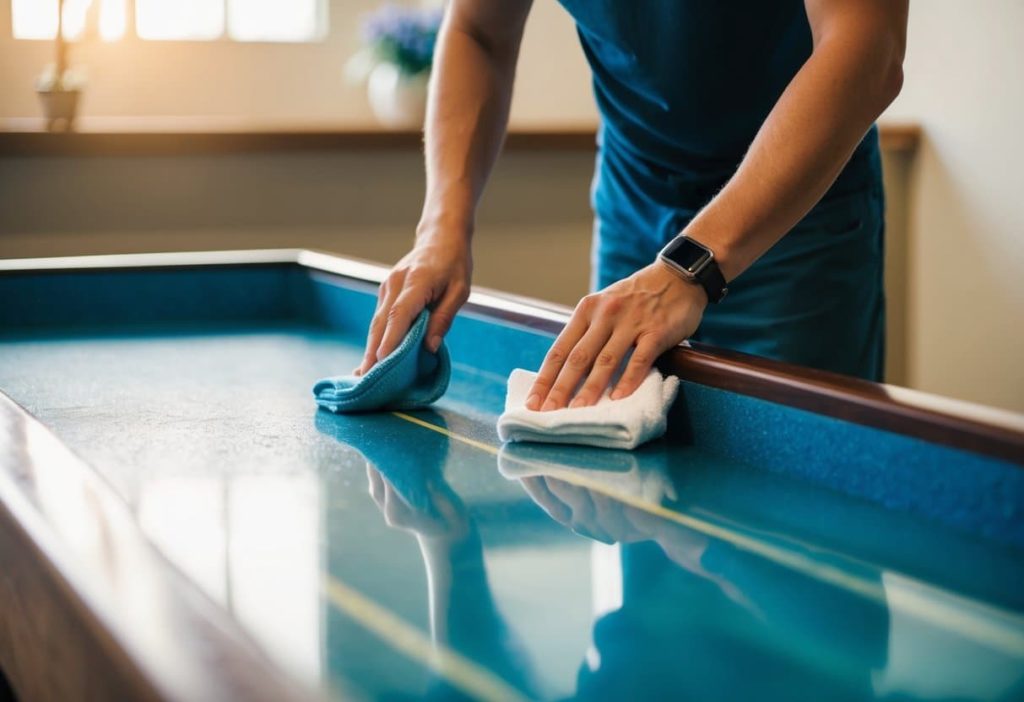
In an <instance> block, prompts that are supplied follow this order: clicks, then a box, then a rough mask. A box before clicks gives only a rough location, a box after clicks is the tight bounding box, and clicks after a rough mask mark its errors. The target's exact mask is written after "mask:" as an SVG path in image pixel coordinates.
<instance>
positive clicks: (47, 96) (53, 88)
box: [36, 0, 83, 131]
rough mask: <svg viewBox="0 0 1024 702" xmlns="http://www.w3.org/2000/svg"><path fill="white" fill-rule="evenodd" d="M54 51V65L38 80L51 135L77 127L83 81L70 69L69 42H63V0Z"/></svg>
mask: <svg viewBox="0 0 1024 702" xmlns="http://www.w3.org/2000/svg"><path fill="white" fill-rule="evenodd" d="M54 48H55V52H56V55H55V57H54V62H53V64H51V65H49V66H47V67H46V70H44V71H43V74H42V75H41V76H39V78H38V79H37V81H36V93H37V94H38V95H39V100H40V102H42V104H43V114H44V115H45V117H46V128H47V129H49V130H50V131H66V130H70V129H71V128H72V127H73V126H74V122H75V115H76V113H77V111H78V99H79V96H80V95H81V92H82V87H83V80H82V78H81V76H80V75H79V74H78V73H77V72H75V71H74V70H73V69H71V68H69V67H68V42H67V40H66V39H65V38H64V0H59V2H58V3H57V37H56V39H54Z"/></svg>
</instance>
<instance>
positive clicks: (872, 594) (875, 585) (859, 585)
mask: <svg viewBox="0 0 1024 702" xmlns="http://www.w3.org/2000/svg"><path fill="white" fill-rule="evenodd" d="M392 414H394V415H395V416H396V417H399V418H401V419H404V420H406V421H408V422H411V423H413V424H416V425H417V426H421V427H423V428H425V429H429V430H431V431H435V432H437V433H439V434H442V435H444V436H446V437H448V438H450V439H453V440H455V441H459V442H461V443H464V444H467V445H468V446H472V447H474V448H477V449H480V450H481V451H485V452H487V453H489V454H492V455H495V456H496V455H498V453H499V449H498V447H495V446H492V445H490V444H487V443H484V442H482V441H477V440H476V439H471V438H469V437H468V436H462V435H460V434H456V433H455V432H453V431H451V430H450V429H448V428H447V427H441V426H438V425H436V424H432V423H431V422H427V421H424V420H422V419H419V418H417V417H413V416H412V415H409V414H405V413H404V412H393V413H392ZM505 458H507V459H509V460H512V461H515V462H516V463H519V464H521V465H524V466H529V467H532V468H541V469H543V470H544V471H545V474H546V475H550V476H551V477H554V478H557V479H559V480H563V481H565V482H567V483H571V484H573V485H576V486H578V487H581V488H584V489H587V490H591V491H593V492H596V493H598V494H600V495H604V496H605V497H609V498H611V499H613V500H616V501H618V502H621V503H622V504H625V505H628V506H630V507H633V508H635V509H639V510H642V511H644V512H647V513H648V514H652V515H654V516H657V517H661V518H663V519H666V520H668V521H671V522H675V523H676V524H679V525H680V526H683V527H685V528H687V529H691V530H692V531H696V532H698V533H701V534H705V535H707V536H711V537H713V538H716V539H719V540H721V541H725V542H727V543H730V544H733V545H734V546H737V547H739V548H741V549H743V550H745V551H749V552H751V553H755V554H757V555H759V556H761V557H763V558H766V559H768V560H771V561H774V562H775V563H778V564H780V565H783V566H786V567H788V568H791V569H793V570H795V571H797V572H799V573H803V574H804V575H808V576H810V577H813V578H816V579H818V580H821V581H823V582H826V583H829V584H831V585H835V586H836V587H840V588H843V589H845V590H848V591H850V592H853V593H856V594H859V595H861V596H862V597H865V598H867V599H869V600H872V601H874V602H876V603H878V604H880V605H882V606H883V607H890V606H892V605H893V604H894V603H892V602H890V601H889V599H888V598H887V596H886V590H885V588H884V587H883V586H882V584H881V583H880V582H878V581H875V580H871V579H868V578H865V577H861V576H857V575H852V574H849V573H845V572H843V571H842V570H841V569H840V568H838V567H836V566H830V565H827V564H824V563H819V562H816V561H815V560H814V559H812V558H809V557H805V556H803V555H801V554H798V553H793V552H790V551H787V550H785V549H783V548H780V547H778V546H774V545H772V544H769V543H766V542H764V541H762V540H760V539H757V538H754V537H751V536H747V535H745V534H741V533H738V532H736V531H733V530H732V529H729V528H727V527H722V526H719V525H716V524H712V523H710V522H707V521H704V520H702V519H697V518H695V517H691V516H688V515H685V514H682V513H680V512H676V511H675V510H671V509H668V508H667V507H664V506H662V505H659V504H654V503H652V502H647V501H645V500H643V499H641V498H638V497H634V496H633V495H629V494H625V493H620V492H617V491H616V490H614V489H611V488H609V487H608V486H607V485H604V484H603V483H601V482H600V481H597V480H592V479H590V478H587V477H585V476H582V475H579V474H577V473H574V472H572V471H570V470H566V469H564V468H562V467H560V466H558V465H556V464H551V463H545V462H542V461H528V460H525V459H522V458H519V457H517V456H511V455H507V454H506V455H505ZM805 548H812V547H809V546H805ZM837 555H838V556H839V557H841V558H844V559H846V560H849V559H847V558H846V556H843V555H842V554H837ZM858 565H861V566H862V567H870V568H875V569H877V570H879V571H880V572H882V571H883V570H884V569H882V568H878V567H877V566H870V565H868V564H858ZM900 578H902V579H903V580H904V581H906V582H908V583H909V582H912V583H914V584H915V585H916V587H917V588H918V589H919V591H921V592H929V593H931V594H932V595H937V596H938V597H941V598H943V599H947V600H950V601H955V602H956V603H957V604H958V605H959V606H962V607H964V608H971V609H974V610H975V611H977V612H979V614H982V615H985V616H988V617H992V618H994V619H1003V620H1006V621H1003V622H992V621H990V622H984V621H979V620H978V619H971V620H969V621H970V622H972V623H973V626H965V624H966V621H967V620H965V619H964V617H963V614H962V613H954V612H953V608H952V607H951V606H950V605H940V604H939V603H938V602H935V605H936V607H935V608H934V609H928V608H927V607H926V606H925V605H924V604H923V603H918V605H917V606H916V607H913V608H909V609H912V610H913V613H914V614H916V615H917V616H918V617H919V618H921V619H925V620H929V621H931V622H933V623H937V624H940V625H943V626H946V627H947V628H950V629H952V630H959V631H960V633H963V634H966V635H968V636H970V637H972V638H974V639H975V640H976V641H978V642H980V643H985V644H988V645H990V646H994V647H996V648H999V649H1002V650H1005V651H1007V652H1008V653H1010V654H1012V655H1015V656H1018V657H1024V617H1021V616H1020V615H1018V614H1016V613H1015V612H1009V611H1006V610H1003V609H1002V608H999V607H995V606H992V605H988V604H987V603H982V602H978V601H976V600H973V599H971V598H967V597H964V596H962V595H958V594H956V593H953V592H948V591H946V590H943V589H942V588H937V587H935V586H934V585H931V584H929V583H926V582H923V581H919V580H917V579H915V578H910V577H909V576H906V575H902V574H900ZM938 597H936V599H938ZM954 621H959V622H960V624H959V625H954V624H953V622H954Z"/></svg>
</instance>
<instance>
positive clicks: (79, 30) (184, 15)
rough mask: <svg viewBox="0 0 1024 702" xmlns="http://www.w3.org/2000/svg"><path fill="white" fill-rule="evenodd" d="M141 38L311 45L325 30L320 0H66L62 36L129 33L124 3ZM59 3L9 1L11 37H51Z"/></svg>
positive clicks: (108, 37)
mask: <svg viewBox="0 0 1024 702" xmlns="http://www.w3.org/2000/svg"><path fill="white" fill-rule="evenodd" d="M129 2H131V3H132V7H133V8H134V16H135V27H134V30H135V34H136V35H137V36H138V37H139V38H140V39H154V40H161V39H163V40H185V41H209V40H215V39H231V40H234V41H282V42H302V41H316V40H318V39H320V38H322V36H323V34H324V30H325V28H326V26H327V17H326V14H327V12H326V4H325V1H324V0H65V2H64V36H65V37H67V38H69V39H75V38H78V37H80V36H81V35H82V34H83V33H84V32H85V29H86V27H92V26H93V24H92V23H95V27H96V30H97V32H98V34H99V36H100V37H101V38H103V39H105V40H108V41H109V40H114V39H120V38H121V37H123V36H124V35H125V33H126V31H127V29H128V16H129V15H128V9H129V7H128V3H129ZM57 7H58V0H11V17H12V20H13V22H12V25H13V30H14V38H15V39H52V38H53V37H54V36H55V35H56V33H57Z"/></svg>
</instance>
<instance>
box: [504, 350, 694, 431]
mask: <svg viewBox="0 0 1024 702" xmlns="http://www.w3.org/2000/svg"><path fill="white" fill-rule="evenodd" d="M536 377H537V374H536V373H531V372H530V371H526V370H523V369H521V368H517V369H515V370H514V371H512V374H511V375H510V376H509V378H508V395H506V397H505V412H504V413H503V414H502V415H501V417H499V418H498V436H499V437H500V438H501V440H502V441H538V442H542V443H549V444H583V445H586V446H600V447H602V448H617V449H633V448H636V447H637V446H639V445H640V444H642V443H644V442H645V441H650V440H651V439H656V438H658V437H659V436H661V435H662V434H664V433H665V424H666V416H667V414H668V409H669V407H670V406H671V405H672V401H673V400H675V398H676V393H677V392H678V390H679V379H678V378H676V377H675V376H668V377H667V378H662V377H661V373H659V372H658V371H656V370H651V372H650V373H649V374H648V376H647V377H646V378H645V379H644V382H643V383H641V384H640V387H639V388H637V389H636V392H634V393H633V394H632V395H630V396H629V397H623V398H622V399H619V400H613V399H611V397H609V392H607V391H606V392H605V394H604V395H603V396H602V397H601V399H600V400H598V401H597V404H594V405H590V406H589V407H571V408H565V409H558V410H550V411H548V412H540V411H534V410H530V409H527V408H526V406H525V405H526V395H527V393H528V392H529V391H530V387H531V386H532V385H533V381H534V379H535V378H536Z"/></svg>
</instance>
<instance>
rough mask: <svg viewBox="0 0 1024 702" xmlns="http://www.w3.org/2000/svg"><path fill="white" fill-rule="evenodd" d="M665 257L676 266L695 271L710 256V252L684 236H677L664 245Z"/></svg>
mask: <svg viewBox="0 0 1024 702" xmlns="http://www.w3.org/2000/svg"><path fill="white" fill-rule="evenodd" d="M665 257H666V258H668V259H669V260H671V261H672V262H673V263H675V264H676V265H677V266H680V267H681V268H683V269H685V270H687V271H689V272H691V273H696V272H697V271H699V270H700V269H701V267H702V266H703V265H704V264H705V263H707V261H708V260H709V259H710V258H711V252H710V251H708V250H707V249H705V248H704V247H703V246H700V245H699V244H695V243H694V242H693V241H691V240H689V239H687V238H685V237H679V238H677V239H675V240H674V241H672V242H671V243H670V244H669V245H668V246H667V247H665Z"/></svg>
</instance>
